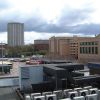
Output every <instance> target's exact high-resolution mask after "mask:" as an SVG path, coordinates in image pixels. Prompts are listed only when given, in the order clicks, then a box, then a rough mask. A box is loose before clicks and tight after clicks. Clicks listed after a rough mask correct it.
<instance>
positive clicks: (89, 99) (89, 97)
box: [86, 94, 98, 100]
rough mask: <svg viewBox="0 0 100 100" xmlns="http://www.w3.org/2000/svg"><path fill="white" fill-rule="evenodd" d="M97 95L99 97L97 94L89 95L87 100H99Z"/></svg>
mask: <svg viewBox="0 0 100 100" xmlns="http://www.w3.org/2000/svg"><path fill="white" fill-rule="evenodd" d="M97 97H98V95H97V94H91V95H87V96H86V100H98V99H97Z"/></svg>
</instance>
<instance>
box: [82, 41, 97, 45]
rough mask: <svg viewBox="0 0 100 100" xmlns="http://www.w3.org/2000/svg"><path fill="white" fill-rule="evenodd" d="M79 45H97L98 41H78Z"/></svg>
mask: <svg viewBox="0 0 100 100" xmlns="http://www.w3.org/2000/svg"><path fill="white" fill-rule="evenodd" d="M80 45H98V42H97V41H95V42H80Z"/></svg>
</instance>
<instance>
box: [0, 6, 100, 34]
mask: <svg viewBox="0 0 100 100" xmlns="http://www.w3.org/2000/svg"><path fill="white" fill-rule="evenodd" d="M92 11H93V9H91V7H88V8H87V7H85V8H81V9H67V8H64V10H62V13H61V16H58V18H57V23H55V24H53V23H48V22H46V21H45V20H44V19H42V17H41V15H38V14H37V15H36V14H35V13H33V14H32V15H31V17H29V16H28V15H27V16H26V15H25V16H23V17H22V15H21V13H19V12H18V11H15V12H11V13H9V14H7V15H5V16H4V17H3V18H2V19H0V31H1V32H2V31H7V23H8V22H16V21H17V22H22V23H24V24H25V31H36V32H41V33H42V32H45V33H46V32H47V33H86V34H89V33H90V34H96V33H100V29H99V27H100V24H93V23H90V24H79V23H81V22H82V21H84V20H88V18H89V14H90V13H91V12H92Z"/></svg>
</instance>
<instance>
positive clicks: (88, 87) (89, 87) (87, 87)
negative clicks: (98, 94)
mask: <svg viewBox="0 0 100 100" xmlns="http://www.w3.org/2000/svg"><path fill="white" fill-rule="evenodd" d="M91 88H92V86H86V87H83V89H87V90H88V89H91Z"/></svg>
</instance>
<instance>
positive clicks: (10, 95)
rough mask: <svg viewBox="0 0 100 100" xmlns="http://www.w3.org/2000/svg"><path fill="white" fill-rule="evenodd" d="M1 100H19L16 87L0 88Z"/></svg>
mask: <svg viewBox="0 0 100 100" xmlns="http://www.w3.org/2000/svg"><path fill="white" fill-rule="evenodd" d="M0 100H19V98H18V97H17V95H16V92H15V88H14V87H2V88H0Z"/></svg>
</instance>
